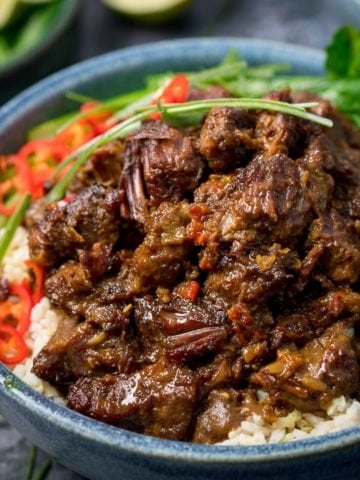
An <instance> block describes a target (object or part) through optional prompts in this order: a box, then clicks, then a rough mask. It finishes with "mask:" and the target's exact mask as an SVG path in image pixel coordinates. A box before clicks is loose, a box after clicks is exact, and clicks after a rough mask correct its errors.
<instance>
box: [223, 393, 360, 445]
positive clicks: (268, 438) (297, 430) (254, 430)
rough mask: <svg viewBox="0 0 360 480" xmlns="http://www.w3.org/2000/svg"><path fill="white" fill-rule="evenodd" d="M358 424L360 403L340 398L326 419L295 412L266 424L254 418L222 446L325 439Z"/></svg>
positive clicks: (241, 425) (258, 418)
mask: <svg viewBox="0 0 360 480" xmlns="http://www.w3.org/2000/svg"><path fill="white" fill-rule="evenodd" d="M359 424H360V402H358V401H357V400H352V399H346V398H345V397H344V396H341V397H338V398H335V399H334V400H333V401H332V402H331V404H330V406H329V408H328V409H327V411H326V417H325V418H324V417H322V416H319V415H314V414H312V413H303V412H300V411H299V410H294V411H292V412H290V413H289V414H288V415H286V416H285V417H280V418H278V419H277V420H275V421H274V422H272V423H266V422H265V421H264V419H263V418H262V417H261V416H259V415H253V416H252V417H250V418H249V419H247V420H244V421H243V422H241V424H240V426H239V428H237V429H235V430H233V431H232V432H230V433H229V438H228V440H225V441H224V442H222V445H258V444H261V443H278V442H288V441H291V440H300V439H302V438H308V437H314V436H318V435H325V434H326V433H330V432H336V431H337V430H342V429H344V428H349V427H354V426H355V425H359Z"/></svg>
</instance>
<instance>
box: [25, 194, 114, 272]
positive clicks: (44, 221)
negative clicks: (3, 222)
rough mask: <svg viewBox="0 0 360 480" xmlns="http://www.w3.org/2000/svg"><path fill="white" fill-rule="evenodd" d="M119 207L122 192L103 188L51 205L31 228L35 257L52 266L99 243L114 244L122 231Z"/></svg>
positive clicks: (33, 257) (32, 256)
mask: <svg viewBox="0 0 360 480" xmlns="http://www.w3.org/2000/svg"><path fill="white" fill-rule="evenodd" d="M118 208H119V194H118V192H117V191H116V190H113V189H107V188H105V187H102V186H100V185H93V186H91V187H88V188H86V189H85V190H83V191H82V192H81V193H80V194H79V195H77V196H76V197H75V198H74V199H72V200H71V201H70V202H69V203H65V204H63V203H62V202H59V203H53V204H51V205H49V206H48V207H47V208H46V209H45V210H44V211H43V214H42V216H41V218H40V219H39V220H38V222H37V223H36V224H35V225H34V226H33V227H32V228H31V229H30V232H29V246H30V254H31V258H32V259H33V260H35V261H36V262H38V263H40V264H41V265H44V266H47V267H50V266H53V265H56V264H58V263H59V262H60V261H61V260H63V259H66V258H74V257H76V249H77V248H81V249H89V248H91V246H92V245H93V244H94V243H97V242H98V241H99V240H100V241H101V242H102V243H105V244H107V245H112V244H114V243H115V241H116V240H117V239H118V237H119V230H120V218H119V216H118Z"/></svg>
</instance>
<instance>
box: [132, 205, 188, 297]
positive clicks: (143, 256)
mask: <svg viewBox="0 0 360 480" xmlns="http://www.w3.org/2000/svg"><path fill="white" fill-rule="evenodd" d="M189 221H190V217H189V216H188V204H187V203H186V202H179V203H177V204H172V203H168V202H163V203H162V204H161V205H160V206H159V208H158V209H156V210H155V211H154V213H153V214H152V215H151V217H150V218H149V221H148V223H147V225H146V235H145V238H144V241H143V242H142V243H141V244H140V245H139V247H138V248H137V249H136V250H135V252H134V256H133V257H132V259H131V265H130V275H136V276H137V278H138V282H139V286H140V287H139V288H140V289H141V290H140V291H148V290H149V288H152V289H153V288H156V287H157V286H163V287H172V286H173V285H175V284H176V283H177V281H178V280H179V277H180V275H181V274H182V273H183V272H184V270H185V268H186V267H187V266H189V260H188V255H189V252H190V250H191V244H190V243H189V242H188V240H187V235H186V226H187V224H188V223H189Z"/></svg>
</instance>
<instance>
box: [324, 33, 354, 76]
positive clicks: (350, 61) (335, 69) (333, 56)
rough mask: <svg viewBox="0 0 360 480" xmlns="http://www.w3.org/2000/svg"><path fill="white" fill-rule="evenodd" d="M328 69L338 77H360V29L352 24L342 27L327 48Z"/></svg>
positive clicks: (332, 74)
mask: <svg viewBox="0 0 360 480" xmlns="http://www.w3.org/2000/svg"><path fill="white" fill-rule="evenodd" d="M326 54H327V58H326V69H327V71H328V73H329V74H330V75H331V76H333V77H336V78H360V31H359V30H357V29H356V28H355V27H353V26H352V25H345V26H343V27H342V28H340V29H339V30H338V31H337V32H336V33H335V35H334V36H333V39H332V41H331V43H330V44H329V45H328V47H327V48H326Z"/></svg>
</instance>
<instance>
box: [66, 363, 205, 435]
mask: <svg viewBox="0 0 360 480" xmlns="http://www.w3.org/2000/svg"><path fill="white" fill-rule="evenodd" d="M196 390H197V387H196V382H195V380H194V376H193V374H192V372H191V371H190V370H189V369H187V368H184V367H179V366H177V365H174V364H172V363H168V362H165V361H164V360H162V359H160V360H159V361H158V362H157V363H154V364H153V365H149V366H148V367H145V368H144V369H143V370H140V371H138V372H136V373H133V374H131V375H117V376H114V375H106V376H104V377H102V378H96V379H95V378H94V379H90V378H82V379H80V380H78V381H77V382H76V383H75V384H74V385H73V386H71V387H70V391H69V395H68V404H69V406H70V407H71V408H73V409H74V410H77V411H78V412H81V413H85V414H86V415H89V416H90V417H93V418H96V419H99V420H103V421H105V422H109V423H112V424H114V425H118V426H122V427H125V428H130V429H131V430H135V431H138V432H142V433H146V434H148V435H156V436H158V437H165V438H169V439H172V440H176V439H183V438H186V436H187V434H188V430H189V427H190V425H191V421H192V418H193V409H194V406H195V402H196Z"/></svg>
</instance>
